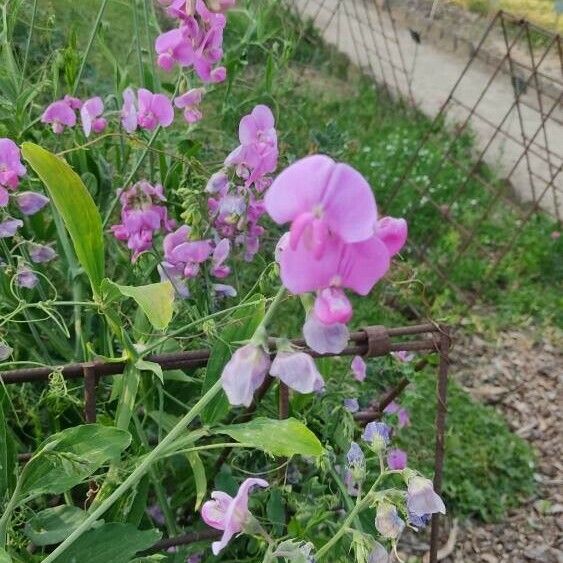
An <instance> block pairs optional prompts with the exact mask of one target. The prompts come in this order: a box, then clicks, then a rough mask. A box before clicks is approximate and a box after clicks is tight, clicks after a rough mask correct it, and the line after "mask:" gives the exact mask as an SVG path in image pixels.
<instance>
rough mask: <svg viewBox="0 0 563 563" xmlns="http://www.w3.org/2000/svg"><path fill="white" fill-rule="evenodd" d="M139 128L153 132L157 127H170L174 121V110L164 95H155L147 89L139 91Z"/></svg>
mask: <svg viewBox="0 0 563 563" xmlns="http://www.w3.org/2000/svg"><path fill="white" fill-rule="evenodd" d="M137 101H138V104H139V112H138V114H137V122H138V123H139V126H140V127H142V128H143V129H147V130H148V131H152V130H153V129H155V128H156V126H157V125H160V126H161V127H168V126H169V125H170V124H171V123H172V121H174V108H173V107H172V103H171V102H170V100H169V99H168V98H167V97H166V96H165V95H164V94H153V93H152V92H150V91H149V90H147V89H146V88H139V90H138V91H137Z"/></svg>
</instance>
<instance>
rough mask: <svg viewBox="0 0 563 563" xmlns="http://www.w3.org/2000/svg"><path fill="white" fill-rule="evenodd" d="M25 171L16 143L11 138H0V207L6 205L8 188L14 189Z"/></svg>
mask: <svg viewBox="0 0 563 563" xmlns="http://www.w3.org/2000/svg"><path fill="white" fill-rule="evenodd" d="M25 173H26V169H25V166H24V165H23V164H22V163H21V156H20V149H19V147H18V145H16V143H14V141H12V140H11V139H7V138H5V137H4V138H2V139H0V207H5V206H6V205H8V199H9V196H8V190H15V189H16V188H17V187H18V185H19V183H20V177H21V176H24V175H25Z"/></svg>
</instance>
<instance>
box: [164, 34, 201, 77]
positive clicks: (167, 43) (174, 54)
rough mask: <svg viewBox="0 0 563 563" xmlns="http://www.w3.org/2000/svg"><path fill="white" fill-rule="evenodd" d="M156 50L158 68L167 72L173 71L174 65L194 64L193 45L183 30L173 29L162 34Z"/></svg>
mask: <svg viewBox="0 0 563 563" xmlns="http://www.w3.org/2000/svg"><path fill="white" fill-rule="evenodd" d="M154 48H155V51H156V53H157V55H158V59H157V63H158V66H159V67H160V68H162V69H164V70H166V71H171V70H172V67H173V66H174V63H178V65H179V66H190V65H191V64H193V60H194V52H193V49H192V45H191V43H190V42H189V41H188V40H187V38H186V37H185V33H184V32H183V31H182V29H172V30H170V31H166V32H165V33H161V34H160V35H159V36H158V37H157V38H156V41H155V43H154Z"/></svg>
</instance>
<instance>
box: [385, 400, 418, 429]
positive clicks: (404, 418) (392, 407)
mask: <svg viewBox="0 0 563 563" xmlns="http://www.w3.org/2000/svg"><path fill="white" fill-rule="evenodd" d="M383 412H384V413H386V414H396V415H397V419H398V421H399V428H404V427H405V426H410V423H411V419H410V415H409V411H408V410H407V409H405V408H403V407H401V405H399V404H398V403H396V402H395V401H391V402H390V403H389V404H388V405H387V406H386V407H385V408H384V409H383Z"/></svg>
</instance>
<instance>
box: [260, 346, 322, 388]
mask: <svg viewBox="0 0 563 563" xmlns="http://www.w3.org/2000/svg"><path fill="white" fill-rule="evenodd" d="M270 375H272V376H273V377H278V378H279V379H280V380H281V381H283V383H285V384H286V385H287V386H288V387H291V388H292V389H294V390H295V391H297V392H298V393H312V392H313V391H321V390H322V389H323V388H324V380H323V378H322V376H321V374H320V373H319V370H318V369H317V366H316V365H315V360H313V358H311V356H309V354H305V352H291V351H282V352H278V354H277V355H276V357H275V358H274V361H273V362H272V367H271V368H270Z"/></svg>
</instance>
